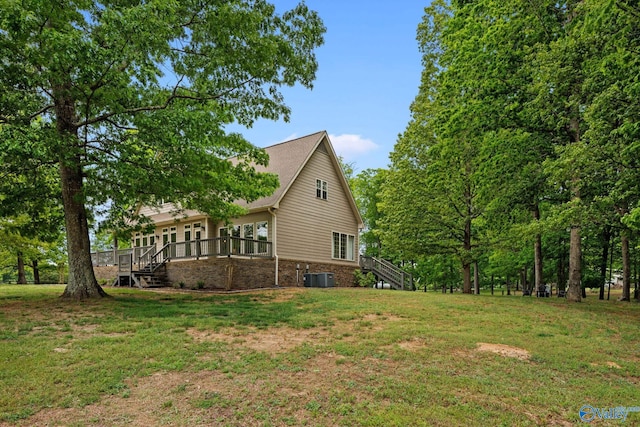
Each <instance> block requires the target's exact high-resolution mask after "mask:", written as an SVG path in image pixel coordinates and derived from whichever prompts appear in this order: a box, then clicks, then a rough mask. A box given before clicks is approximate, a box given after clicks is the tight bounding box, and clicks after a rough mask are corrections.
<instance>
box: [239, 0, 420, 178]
mask: <svg viewBox="0 0 640 427" xmlns="http://www.w3.org/2000/svg"><path fill="white" fill-rule="evenodd" d="M272 3H274V4H275V5H276V8H277V10H278V12H279V13H282V12H283V11H285V10H288V9H291V8H292V7H293V6H294V5H295V4H297V3H298V1H297V0H272ZM306 4H307V6H309V8H311V9H313V10H315V11H317V12H318V13H319V15H320V17H321V18H322V20H323V21H324V24H325V26H326V27H327V32H326V34H325V42H324V45H322V46H321V47H320V48H318V49H317V50H316V54H317V59H318V63H319V69H318V72H317V74H316V80H315V82H314V88H313V90H308V89H305V88H303V87H301V86H296V87H294V88H285V89H284V90H283V94H284V97H285V102H286V104H287V105H288V106H289V107H291V110H292V113H291V120H290V121H289V123H285V122H284V121H278V122H274V121H267V120H261V121H258V122H257V123H255V124H254V126H253V128H251V129H246V128H240V129H236V128H234V129H229V130H233V131H239V132H240V133H242V134H243V135H244V136H245V138H247V139H248V140H249V141H250V142H252V143H253V144H255V145H257V146H259V147H266V146H269V145H272V144H275V143H278V142H282V141H286V140H289V139H292V138H295V137H300V136H304V135H308V134H310V133H314V132H317V131H321V130H326V131H327V132H328V133H329V135H330V138H331V141H332V143H333V145H334V148H335V150H336V152H337V153H338V155H341V156H342V157H343V158H344V159H345V160H346V161H347V162H349V163H353V164H354V166H355V168H356V171H361V170H364V169H367V168H384V167H387V165H388V164H389V152H391V151H392V150H393V145H394V144H395V142H396V140H397V137H398V134H400V133H402V132H403V131H404V129H405V128H406V126H407V124H408V123H409V119H410V112H409V107H410V105H411V102H412V101H413V99H414V98H415V96H416V95H417V93H418V85H419V83H420V73H421V71H422V67H421V62H420V60H421V58H420V52H419V51H418V44H417V42H416V29H417V26H418V24H419V23H420V21H421V19H422V16H423V15H424V8H425V7H426V6H428V4H429V0H421V1H420V0H399V1H396V2H392V1H388V0H369V1H364V0H306Z"/></svg>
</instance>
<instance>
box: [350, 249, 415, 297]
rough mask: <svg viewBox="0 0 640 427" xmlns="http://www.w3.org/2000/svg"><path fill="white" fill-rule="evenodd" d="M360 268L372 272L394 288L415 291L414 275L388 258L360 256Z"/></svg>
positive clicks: (365, 271) (364, 271)
mask: <svg viewBox="0 0 640 427" xmlns="http://www.w3.org/2000/svg"><path fill="white" fill-rule="evenodd" d="M360 269H361V270H362V272H363V273H368V272H371V273H373V274H374V275H375V276H376V278H377V279H378V280H381V281H383V282H384V283H388V284H389V285H390V286H391V287H392V288H394V289H397V290H403V291H415V290H416V288H415V285H414V284H413V275H412V274H411V273H407V272H406V271H404V270H403V269H401V268H400V267H397V266H395V265H394V264H392V263H390V262H389V261H387V260H384V259H381V258H376V257H360Z"/></svg>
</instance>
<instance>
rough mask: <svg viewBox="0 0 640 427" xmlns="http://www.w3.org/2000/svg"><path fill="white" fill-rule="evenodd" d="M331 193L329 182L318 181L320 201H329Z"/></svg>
mask: <svg viewBox="0 0 640 427" xmlns="http://www.w3.org/2000/svg"><path fill="white" fill-rule="evenodd" d="M328 193H329V184H327V181H323V180H321V179H316V197H317V198H318V199H322V200H327V198H328Z"/></svg>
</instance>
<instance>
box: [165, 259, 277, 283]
mask: <svg viewBox="0 0 640 427" xmlns="http://www.w3.org/2000/svg"><path fill="white" fill-rule="evenodd" d="M166 265H167V278H168V279H169V282H170V283H171V284H172V285H173V286H176V285H178V284H180V282H182V283H183V284H184V286H185V288H197V287H198V282H203V289H226V290H232V289H255V288H265V287H271V286H274V284H275V261H274V260H271V259H242V258H211V259H205V260H197V261H196V260H193V261H174V262H169V263H167V264H166Z"/></svg>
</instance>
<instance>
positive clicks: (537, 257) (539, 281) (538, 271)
mask: <svg viewBox="0 0 640 427" xmlns="http://www.w3.org/2000/svg"><path fill="white" fill-rule="evenodd" d="M533 219H534V220H535V221H536V222H539V221H540V208H539V207H538V204H537V203H536V205H535V206H534V208H533ZM533 277H534V279H533V280H534V283H535V285H534V286H535V288H536V290H537V291H541V290H544V285H545V284H544V280H543V266H542V236H541V235H540V233H536V236H535V240H534V242H533Z"/></svg>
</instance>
